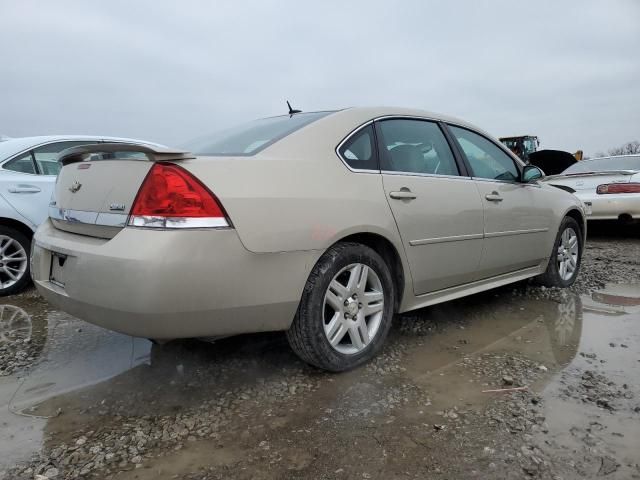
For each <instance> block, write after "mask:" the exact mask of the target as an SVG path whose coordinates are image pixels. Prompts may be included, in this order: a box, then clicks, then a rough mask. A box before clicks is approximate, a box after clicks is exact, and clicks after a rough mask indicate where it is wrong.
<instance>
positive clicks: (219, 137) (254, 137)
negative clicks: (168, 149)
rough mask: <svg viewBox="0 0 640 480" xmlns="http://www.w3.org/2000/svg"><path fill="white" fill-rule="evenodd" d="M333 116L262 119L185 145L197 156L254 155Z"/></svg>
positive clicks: (317, 114) (298, 114)
mask: <svg viewBox="0 0 640 480" xmlns="http://www.w3.org/2000/svg"><path fill="white" fill-rule="evenodd" d="M330 113H333V112H309V113H296V114H294V115H282V116H279V117H269V118H262V119H260V120H254V121H253V122H249V123H247V124H244V125H241V126H239V127H235V128H232V129H229V130H225V131H223V132H219V133H217V134H214V135H209V136H206V137H202V138H199V139H197V140H194V141H193V142H190V143H188V144H186V145H185V147H186V149H187V150H189V151H190V152H192V153H195V154H196V155H229V156H247V155H254V154H256V153H258V152H259V151H260V150H263V149H265V148H267V147H268V146H269V145H271V144H273V143H275V142H277V141H278V140H280V139H282V138H284V137H286V136H287V135H289V134H291V133H293V132H295V131H296V130H299V129H300V128H302V127H304V126H305V125H309V124H310V123H311V122H315V121H316V120H318V119H320V118H322V117H326V116H327V115H329V114H330Z"/></svg>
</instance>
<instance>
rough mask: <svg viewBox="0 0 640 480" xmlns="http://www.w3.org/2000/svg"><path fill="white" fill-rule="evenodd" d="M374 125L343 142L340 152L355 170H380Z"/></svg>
mask: <svg viewBox="0 0 640 480" xmlns="http://www.w3.org/2000/svg"><path fill="white" fill-rule="evenodd" d="M374 138H375V137H374V135H373V125H367V126H366V127H364V128H362V129H360V130H358V131H357V132H356V133H355V134H353V135H352V136H351V137H350V138H349V139H348V140H347V141H346V142H344V143H343V144H342V146H341V147H340V149H339V150H338V153H339V154H340V156H341V157H342V159H343V160H344V161H345V162H346V163H347V165H349V166H350V167H351V168H353V169H354V170H379V168H378V160H377V158H376V149H375V140H374Z"/></svg>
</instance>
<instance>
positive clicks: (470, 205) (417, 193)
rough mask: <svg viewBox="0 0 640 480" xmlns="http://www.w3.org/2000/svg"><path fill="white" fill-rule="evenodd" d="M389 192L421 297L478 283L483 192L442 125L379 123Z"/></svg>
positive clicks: (404, 120) (410, 120)
mask: <svg viewBox="0 0 640 480" xmlns="http://www.w3.org/2000/svg"><path fill="white" fill-rule="evenodd" d="M375 126H376V134H377V138H378V145H379V147H378V150H379V153H380V163H381V170H382V172H381V173H382V178H383V185H384V191H385V193H386V195H387V200H388V202H389V205H390V207H391V210H392V212H393V215H394V218H395V220H396V224H397V226H398V230H399V232H400V236H401V238H402V242H403V245H404V248H405V252H406V254H407V259H408V261H409V265H410V269H411V275H412V278H413V289H414V293H415V294H416V295H421V294H425V293H428V292H433V291H436V290H441V289H444V288H447V287H452V286H455V285H460V284H464V283H468V282H471V281H473V280H475V279H476V278H477V270H478V265H479V262H480V258H481V253H482V243H483V207H482V201H481V199H480V195H479V193H478V189H477V187H476V185H475V183H474V182H473V180H472V179H471V178H470V177H468V176H466V171H464V166H463V165H461V164H459V163H458V161H457V160H456V158H455V156H454V154H453V151H452V150H451V147H450V145H449V143H448V141H447V139H446V137H445V134H444V132H443V130H442V128H441V126H440V125H439V124H438V123H437V122H433V121H428V120H421V119H415V118H390V119H383V120H378V121H376V122H375Z"/></svg>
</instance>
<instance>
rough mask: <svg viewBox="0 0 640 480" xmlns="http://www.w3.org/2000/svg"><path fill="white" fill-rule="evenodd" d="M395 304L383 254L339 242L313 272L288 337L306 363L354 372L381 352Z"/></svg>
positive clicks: (326, 253)
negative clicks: (354, 369) (357, 367)
mask: <svg viewBox="0 0 640 480" xmlns="http://www.w3.org/2000/svg"><path fill="white" fill-rule="evenodd" d="M394 300H395V288H394V284H393V280H392V277H391V272H390V271H389V267H388V266H387V264H386V263H385V261H384V260H383V259H382V258H381V257H380V255H378V253H376V252H375V251H374V250H373V249H371V248H369V247H367V246H365V245H361V244H358V243H339V244H337V245H334V246H333V247H331V248H330V249H329V250H327V251H326V252H325V254H324V255H323V256H322V257H321V258H320V260H318V263H316V265H315V266H314V268H313V270H312V271H311V274H310V275H309V279H308V280H307V284H306V285H305V288H304V291H303V293H302V299H301V301H300V306H299V307H298V312H297V314H296V317H295V319H294V321H293V324H292V325H291V328H290V329H289V330H288V331H287V339H288V340H289V344H290V345H291V348H292V349H293V351H294V352H295V353H296V354H297V355H298V356H299V357H300V358H302V359H303V360H304V361H305V362H307V363H309V364H311V365H314V366H316V367H319V368H322V369H324V370H329V371H332V372H342V371H345V370H349V369H351V368H354V367H356V366H358V365H361V364H362V363H364V362H366V361H368V360H369V359H371V358H372V357H374V356H375V355H376V354H377V353H378V352H379V351H380V349H381V348H382V345H383V343H384V340H385V339H386V337H387V334H388V333H389V328H390V327H391V321H392V319H393V314H394V305H395V301H394Z"/></svg>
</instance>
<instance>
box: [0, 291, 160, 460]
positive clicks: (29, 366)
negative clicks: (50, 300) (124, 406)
mask: <svg viewBox="0 0 640 480" xmlns="http://www.w3.org/2000/svg"><path fill="white" fill-rule="evenodd" d="M14 299H15V304H6V303H5V304H1V305H0V352H1V353H2V363H3V365H0V371H1V372H3V376H0V426H1V427H2V431H3V434H4V438H6V439H10V440H11V441H9V442H7V441H5V442H2V446H1V447H0V471H1V470H2V467H6V466H8V465H10V464H13V463H14V462H15V461H17V460H20V459H24V458H27V457H28V456H29V454H30V453H31V452H33V451H37V450H38V449H39V448H40V447H41V445H42V432H43V428H44V427H45V425H46V420H47V418H48V417H50V416H51V415H55V412H54V413H53V414H52V413H51V412H48V413H47V414H40V413H39V412H38V411H37V410H38V404H40V403H41V402H43V401H45V400H46V399H48V398H51V397H54V396H57V395H60V394H62V393H64V392H68V391H72V390H76V389H78V388H81V387H85V386H88V385H91V384H94V383H98V382H102V381H104V380H106V379H108V378H111V377H113V376H115V375H118V374H120V373H122V372H123V371H125V370H128V369H130V368H132V367H134V366H136V365H138V364H140V363H143V362H145V361H148V358H149V350H150V343H149V342H148V341H147V340H144V339H133V338H131V337H128V336H125V335H119V334H116V333H113V332H108V331H106V330H103V329H101V328H98V327H94V326H92V325H89V324H86V323H84V322H81V321H79V320H77V319H75V318H73V317H70V316H68V315H66V314H64V313H61V312H57V311H54V310H51V309H50V307H49V305H48V304H47V303H46V302H45V301H44V300H42V299H41V298H39V297H34V296H30V295H28V294H27V295H21V296H18V297H14ZM12 300H13V299H12ZM5 462H7V463H6V464H5Z"/></svg>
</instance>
